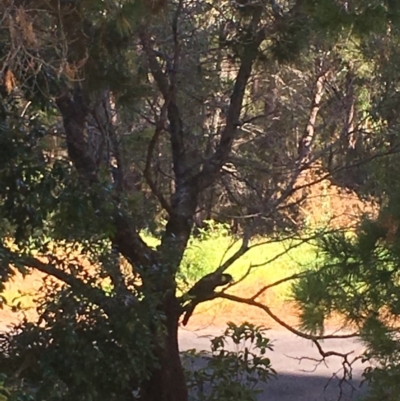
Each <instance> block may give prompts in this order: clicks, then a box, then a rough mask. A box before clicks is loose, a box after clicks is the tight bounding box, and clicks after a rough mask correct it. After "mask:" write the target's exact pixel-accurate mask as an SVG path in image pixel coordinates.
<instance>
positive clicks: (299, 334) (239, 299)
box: [215, 292, 358, 341]
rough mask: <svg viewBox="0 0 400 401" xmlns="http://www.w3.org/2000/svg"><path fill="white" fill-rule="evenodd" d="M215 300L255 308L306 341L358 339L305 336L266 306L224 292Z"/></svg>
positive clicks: (336, 335) (351, 336) (332, 335)
mask: <svg viewBox="0 0 400 401" xmlns="http://www.w3.org/2000/svg"><path fill="white" fill-rule="evenodd" d="M215 298H224V299H229V300H230V301H234V302H239V303H242V304H246V305H250V306H255V307H257V308H260V309H262V310H263V311H264V312H265V313H266V314H267V315H268V316H270V317H271V318H272V319H273V320H274V321H275V322H277V323H278V324H279V325H280V326H282V327H284V328H285V329H287V330H288V331H290V332H291V333H293V334H296V335H297V336H299V337H302V338H305V339H307V340H313V341H314V340H328V339H334V338H335V339H339V338H355V337H358V334H357V333H351V334H328V335H323V336H318V335H312V334H307V333H303V332H302V331H300V330H297V329H295V328H294V327H292V326H290V325H289V324H288V323H286V322H285V321H283V320H282V319H280V318H279V317H278V316H277V315H275V314H274V313H273V312H272V311H271V309H270V308H269V307H268V306H267V305H264V304H262V303H260V302H257V301H255V300H254V299H252V298H242V297H238V296H236V295H232V294H227V293H224V292H220V293H218V294H216V295H215Z"/></svg>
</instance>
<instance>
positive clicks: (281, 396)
mask: <svg viewBox="0 0 400 401" xmlns="http://www.w3.org/2000/svg"><path fill="white" fill-rule="evenodd" d="M4 329H6V327H4V325H2V324H1V321H0V331H1V330H4ZM221 333H222V330H218V329H216V328H208V329H205V330H201V331H190V330H181V331H180V333H179V343H180V348H181V350H182V351H183V350H187V349H190V348H196V349H198V350H209V345H210V342H209V337H207V336H215V335H220V334H221ZM268 336H269V338H270V339H271V340H273V342H274V351H273V352H271V354H270V355H269V357H270V359H271V362H272V366H273V367H274V369H275V370H276V371H277V372H278V378H277V379H274V380H271V381H270V382H269V383H267V384H266V385H265V386H264V387H263V390H264V391H263V393H262V395H261V396H260V401H337V400H338V398H339V395H340V391H341V388H340V386H339V379H338V378H336V379H335V378H334V379H332V380H329V379H331V378H332V375H334V374H335V373H338V375H340V369H341V360H340V359H339V358H335V357H331V358H330V359H329V360H328V362H327V363H326V364H319V365H317V364H316V363H315V362H314V361H310V360H302V361H299V359H298V358H301V357H304V356H307V357H311V358H318V357H319V354H318V351H317V350H316V348H315V347H313V346H312V344H311V343H310V342H309V341H307V340H303V339H301V338H299V337H296V336H295V335H293V334H291V333H289V332H286V331H281V330H270V331H269V332H268ZM323 346H324V350H334V351H338V352H349V351H353V350H354V351H355V354H356V355H357V354H359V353H361V351H362V346H361V344H359V343H358V342H357V341H356V340H329V341H325V342H324V343H323ZM363 368H364V367H363V366H362V365H361V363H357V364H356V365H354V370H353V377H354V380H353V381H352V386H353V387H351V385H348V384H346V385H345V386H344V387H343V388H342V391H343V395H342V398H341V401H355V400H357V399H358V397H359V396H360V395H362V394H364V393H365V386H364V387H361V389H360V388H359V386H360V378H361V372H362V370H363Z"/></svg>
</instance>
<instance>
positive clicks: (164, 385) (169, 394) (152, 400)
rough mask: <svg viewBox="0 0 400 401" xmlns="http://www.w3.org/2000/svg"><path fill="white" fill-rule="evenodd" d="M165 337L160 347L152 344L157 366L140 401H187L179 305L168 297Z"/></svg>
mask: <svg viewBox="0 0 400 401" xmlns="http://www.w3.org/2000/svg"><path fill="white" fill-rule="evenodd" d="M164 313H165V316H166V322H165V325H166V334H165V336H164V338H163V341H162V342H161V344H155V356H156V357H157V359H158V361H159V363H160V366H159V368H157V369H156V370H154V371H153V372H152V374H151V376H150V378H149V380H148V381H147V382H146V383H144V385H143V387H142V396H141V400H142V401H187V400H188V390H187V385H186V380H185V375H184V370H183V366H182V361H181V359H180V354H179V346H178V327H179V325H178V321H179V316H180V313H179V303H178V300H177V299H176V297H175V295H171V296H167V297H166V300H165V304H164Z"/></svg>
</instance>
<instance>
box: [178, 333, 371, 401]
mask: <svg viewBox="0 0 400 401" xmlns="http://www.w3.org/2000/svg"><path fill="white" fill-rule="evenodd" d="M221 332H222V330H217V329H206V330H202V331H197V332H193V331H189V330H181V331H180V339H179V341H180V347H181V350H186V349H189V348H196V349H207V350H208V349H209V339H208V338H207V337H206V336H207V335H220V334H221ZM268 335H269V337H270V339H271V340H273V341H274V351H273V352H271V355H270V356H269V357H270V359H271V362H272V366H273V367H274V368H275V370H276V371H277V372H278V378H277V379H276V380H272V381H270V382H269V383H267V384H266V385H265V386H264V388H263V389H264V392H263V394H262V395H261V396H260V401H336V400H338V398H339V396H340V393H341V391H342V392H343V394H342V398H341V400H342V401H350V400H352V401H353V400H357V398H358V397H359V396H360V395H362V394H365V386H364V387H361V389H360V388H359V386H360V378H361V373H362V371H363V369H364V366H363V365H362V364H361V363H360V362H358V363H356V365H354V370H353V377H354V380H353V381H352V383H351V385H350V384H346V383H345V384H344V385H343V386H342V388H341V387H340V385H339V378H333V379H332V380H331V381H330V380H329V379H330V378H332V376H333V375H334V374H335V373H337V374H338V376H339V374H340V370H341V360H340V359H339V358H337V357H331V358H330V359H329V360H328V362H327V364H319V365H317V364H316V363H315V362H314V361H310V360H302V361H301V362H300V361H299V360H298V358H301V357H304V356H307V357H311V358H318V357H319V353H318V351H317V349H316V348H315V346H314V347H313V346H312V344H311V343H310V342H309V341H307V340H303V339H301V338H299V337H297V336H295V335H293V334H291V333H289V332H286V331H281V330H270V331H269V332H268ZM323 347H324V350H326V351H328V350H331V351H332V350H334V351H338V352H350V351H353V350H354V351H355V354H356V355H358V354H360V353H361V352H362V346H361V344H360V343H358V342H357V341H356V340H329V341H325V342H324V343H323ZM296 358H297V359H296Z"/></svg>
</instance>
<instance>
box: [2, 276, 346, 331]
mask: <svg viewBox="0 0 400 401" xmlns="http://www.w3.org/2000/svg"><path fill="white" fill-rule="evenodd" d="M43 278H44V276H43V275H42V274H40V273H34V274H31V275H29V276H26V277H22V276H21V275H20V274H17V275H16V277H15V278H13V280H12V281H10V282H9V283H7V285H6V290H5V292H4V294H5V295H6V297H7V299H8V300H9V301H10V300H11V301H13V302H14V303H17V302H20V303H21V306H22V310H21V311H19V312H15V311H12V310H11V308H10V307H8V306H4V307H3V308H2V309H0V329H4V328H5V327H6V326H8V325H12V324H14V323H17V322H19V321H21V320H22V319H23V318H24V317H26V318H27V319H28V320H30V321H34V320H35V319H36V313H35V309H34V297H35V295H36V294H38V292H39V291H40V288H41V286H42V285H43ZM260 287H261V285H260ZM260 287H259V288H257V287H255V286H254V284H252V285H251V286H249V285H246V284H245V283H243V284H240V285H239V286H238V287H237V288H235V289H234V290H233V291H232V292H233V293H234V294H235V295H237V296H240V297H244V298H245V297H249V296H251V295H252V294H255V293H256V292H257V291H258V290H259V289H260ZM258 300H259V301H260V302H261V303H263V304H264V305H267V306H268V307H269V308H270V309H271V311H272V312H273V313H274V314H275V315H276V316H278V317H279V318H280V319H282V320H283V321H284V322H285V323H287V324H288V325H290V326H292V327H297V326H298V324H299V319H298V313H297V310H296V308H295V306H294V305H293V304H291V303H290V302H283V301H282V295H279V296H278V294H277V293H275V292H274V290H272V289H271V290H269V291H268V292H267V293H265V294H263V295H262V296H260V297H259V298H258ZM245 321H247V322H250V323H253V324H256V325H262V326H264V327H267V328H271V329H277V330H279V329H284V328H283V327H282V326H281V325H280V324H278V323H277V322H276V321H274V320H273V319H272V318H271V317H269V316H268V315H267V313H266V312H265V311H263V310H261V309H259V308H257V307H253V306H249V305H245V304H239V303H236V302H231V301H228V300H214V301H212V302H206V303H204V304H201V305H200V306H199V307H198V308H197V309H196V310H195V313H194V314H193V316H192V317H191V319H190V321H189V324H188V325H187V327H186V328H187V329H189V330H202V329H206V328H208V327H224V326H225V325H226V323H227V322H234V323H236V324H240V323H243V322H245ZM339 324H340V322H339V320H338V319H332V320H331V321H330V325H334V326H338V325H339Z"/></svg>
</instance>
